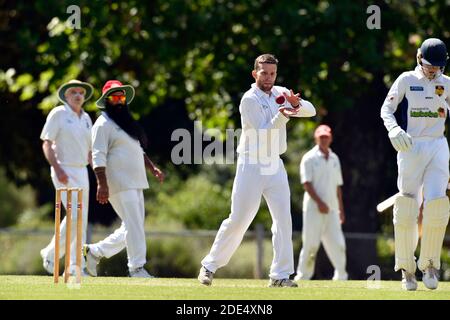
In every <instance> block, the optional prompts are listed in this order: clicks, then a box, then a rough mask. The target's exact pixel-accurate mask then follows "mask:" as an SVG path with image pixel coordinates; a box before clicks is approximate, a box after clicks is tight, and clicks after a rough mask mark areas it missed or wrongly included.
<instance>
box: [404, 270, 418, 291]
mask: <svg viewBox="0 0 450 320" xmlns="http://www.w3.org/2000/svg"><path fill="white" fill-rule="evenodd" d="M402 288H403V290H408V291H415V290H417V280H416V276H415V275H414V273H409V272H407V271H405V270H402Z"/></svg>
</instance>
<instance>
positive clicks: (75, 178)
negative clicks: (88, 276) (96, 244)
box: [41, 166, 89, 273]
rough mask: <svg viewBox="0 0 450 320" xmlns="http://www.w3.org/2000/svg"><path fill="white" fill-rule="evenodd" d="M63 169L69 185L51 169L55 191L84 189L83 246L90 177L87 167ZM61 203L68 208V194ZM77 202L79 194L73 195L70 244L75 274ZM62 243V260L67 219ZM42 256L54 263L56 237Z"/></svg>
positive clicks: (72, 266) (61, 231)
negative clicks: (59, 178) (63, 182)
mask: <svg viewBox="0 0 450 320" xmlns="http://www.w3.org/2000/svg"><path fill="white" fill-rule="evenodd" d="M61 168H62V169H63V170H64V171H65V173H66V174H67V176H68V177H69V181H68V183H67V185H64V184H62V183H61V182H59V180H58V178H57V177H56V174H55V170H54V169H53V167H51V169H50V175H51V177H52V182H53V185H54V187H55V189H58V188H81V189H83V205H82V212H83V227H82V235H83V236H82V242H81V243H82V244H84V243H85V242H86V229H87V223H88V211H89V177H88V172H87V168H86V167H69V166H61ZM61 202H62V204H63V206H64V208H66V205H67V193H66V192H62V193H61ZM77 202H78V193H77V192H73V193H72V226H71V232H70V235H71V243H70V272H71V273H74V272H75V271H76V254H77V253H76V245H77V244H76V235H77V231H76V230H77V217H78V212H77V209H76V208H77ZM59 230H60V242H59V258H62V257H63V256H64V254H65V249H66V247H65V243H66V217H64V219H63V220H62V221H61V225H60V229H59ZM41 255H42V257H43V258H44V259H46V260H49V261H52V262H53V261H54V256H55V236H53V238H52V240H51V241H50V243H49V244H48V245H47V247H45V248H44V249H42V250H41ZM83 268H84V259H81V269H82V270H83Z"/></svg>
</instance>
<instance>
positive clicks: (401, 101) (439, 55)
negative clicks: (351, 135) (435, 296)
mask: <svg viewBox="0 0 450 320" xmlns="http://www.w3.org/2000/svg"><path fill="white" fill-rule="evenodd" d="M447 60H448V54H447V48H446V46H445V44H444V42H442V41H441V40H439V39H436V38H430V39H427V40H425V41H424V42H423V43H422V45H421V47H420V48H419V49H418V52H417V67H416V68H415V69H414V70H413V71H408V72H404V73H402V74H401V75H400V76H399V77H398V78H397V80H396V81H395V82H394V84H393V85H392V87H391V89H390V90H389V93H388V95H387V97H386V100H385V101H384V104H383V106H382V107H381V118H382V119H383V121H384V125H385V127H386V129H387V130H388V132H389V133H388V136H389V139H390V140H391V143H392V145H393V146H394V148H395V150H397V152H398V153H397V165H398V180H397V185H398V189H399V194H400V195H399V196H398V197H397V198H396V200H395V203H394V220H393V222H394V235H395V271H398V270H402V287H403V289H405V290H416V289H417V281H416V277H415V272H416V259H415V256H414V252H415V250H416V247H417V244H418V215H419V207H420V205H421V201H422V199H421V198H420V197H419V196H418V195H419V191H420V188H421V186H422V185H423V221H422V240H421V248H420V256H419V260H418V263H417V266H418V267H419V269H420V271H422V272H423V278H422V281H423V283H424V285H425V286H426V287H427V288H428V289H436V288H437V287H438V280H439V269H440V266H441V262H440V255H441V249H442V243H443V239H444V235H445V229H446V227H447V223H448V219H449V199H448V197H447V195H446V189H447V184H448V179H449V147H448V143H447V139H446V137H444V123H445V120H446V117H447V113H448V108H449V105H448V102H449V99H450V78H449V77H447V76H445V75H444V74H443V72H444V68H445V66H446V64H447ZM399 107H400V111H401V121H400V124H398V123H397V121H396V118H395V117H394V112H395V111H396V110H397V108H399Z"/></svg>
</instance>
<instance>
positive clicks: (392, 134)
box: [389, 127, 412, 152]
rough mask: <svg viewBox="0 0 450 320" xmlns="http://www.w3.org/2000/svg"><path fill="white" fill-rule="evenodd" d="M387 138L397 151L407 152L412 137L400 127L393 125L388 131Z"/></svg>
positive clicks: (409, 148)
mask: <svg viewBox="0 0 450 320" xmlns="http://www.w3.org/2000/svg"><path fill="white" fill-rule="evenodd" d="M389 139H391V143H392V146H393V147H394V149H395V150H397V151H403V152H408V151H409V150H411V148H412V138H411V136H410V135H409V134H407V133H406V132H405V130H403V129H402V128H400V127H395V128H393V129H391V131H389Z"/></svg>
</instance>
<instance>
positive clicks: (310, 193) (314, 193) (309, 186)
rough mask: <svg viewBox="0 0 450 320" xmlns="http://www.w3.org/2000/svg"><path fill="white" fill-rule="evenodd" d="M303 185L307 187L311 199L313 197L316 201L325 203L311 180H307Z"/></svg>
mask: <svg viewBox="0 0 450 320" xmlns="http://www.w3.org/2000/svg"><path fill="white" fill-rule="evenodd" d="M303 187H304V188H305V191H306V192H308V194H309V196H310V197H311V199H313V200H314V201H315V202H316V203H318V204H319V203H323V201H322V199H320V197H319V196H318V195H317V193H316V190H315V189H314V187H313V186H312V184H311V182H305V183H304V184H303Z"/></svg>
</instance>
